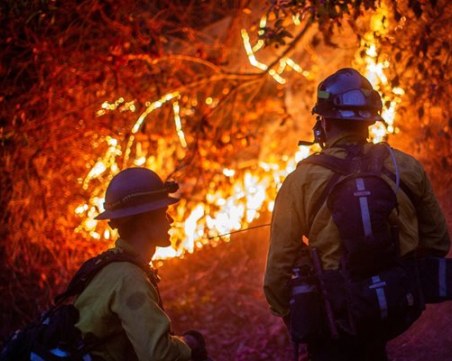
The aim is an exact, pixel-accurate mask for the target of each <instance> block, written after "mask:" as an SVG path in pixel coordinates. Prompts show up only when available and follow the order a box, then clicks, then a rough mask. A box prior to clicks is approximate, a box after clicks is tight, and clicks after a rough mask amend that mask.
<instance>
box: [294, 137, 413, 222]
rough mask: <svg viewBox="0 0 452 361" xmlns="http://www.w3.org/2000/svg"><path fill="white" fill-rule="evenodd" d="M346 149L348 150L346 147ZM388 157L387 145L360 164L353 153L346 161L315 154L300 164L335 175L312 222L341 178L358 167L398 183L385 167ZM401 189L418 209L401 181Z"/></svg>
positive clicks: (378, 146)
mask: <svg viewBox="0 0 452 361" xmlns="http://www.w3.org/2000/svg"><path fill="white" fill-rule="evenodd" d="M344 148H345V149H346V150H347V147H346V146H345V147H344ZM354 153H355V152H354ZM387 155H388V150H387V148H386V145H384V144H377V145H375V146H374V147H373V148H371V149H370V151H369V153H368V154H366V155H365V156H364V158H365V160H364V161H361V162H359V163H357V162H356V161H355V162H353V160H352V159H351V157H353V156H356V154H353V153H348V154H347V158H346V159H340V158H337V157H334V156H332V155H328V154H324V153H320V154H313V155H311V156H309V157H308V158H305V159H303V160H302V161H301V162H299V163H298V165H297V166H301V165H305V164H314V165H320V166H322V167H325V168H328V169H330V170H332V171H333V172H334V174H333V175H332V176H331V178H330V180H329V181H328V183H327V185H326V187H325V188H324V190H323V191H322V193H321V195H320V197H319V198H318V201H317V202H316V203H315V204H314V206H313V208H312V213H311V214H312V218H311V221H313V220H314V219H315V218H316V216H317V213H318V212H319V211H320V208H321V207H322V205H323V204H324V203H325V201H326V199H327V198H328V195H329V193H330V191H331V190H332V189H333V187H334V185H335V184H336V183H337V182H338V181H339V179H340V177H341V176H346V175H348V174H351V173H352V172H353V170H356V167H359V166H363V167H365V168H367V170H368V171H372V172H376V173H380V172H381V173H383V174H384V175H386V176H387V177H388V178H389V179H391V180H392V181H393V182H394V183H395V182H396V176H395V174H394V173H392V172H391V171H390V170H389V169H387V168H385V167H384V160H385V158H386V157H387ZM400 189H402V191H403V192H404V193H405V194H406V195H407V197H408V198H409V199H410V201H411V203H412V204H413V205H414V207H415V208H417V206H418V204H419V199H418V197H416V196H415V195H414V193H413V192H412V191H411V189H410V188H409V187H408V186H407V185H406V184H405V183H404V182H403V181H402V180H400Z"/></svg>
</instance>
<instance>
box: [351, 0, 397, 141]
mask: <svg viewBox="0 0 452 361" xmlns="http://www.w3.org/2000/svg"><path fill="white" fill-rule="evenodd" d="M388 15H389V14H388V9H387V7H386V6H385V5H384V4H381V6H380V7H379V8H378V9H377V11H376V12H375V13H374V14H373V15H372V17H371V20H370V30H369V31H368V32H367V33H366V34H365V35H364V37H363V39H364V40H363V44H362V46H363V48H364V49H365V53H366V57H364V59H361V58H359V57H357V59H356V63H357V65H358V67H359V68H362V69H363V71H364V75H365V76H366V77H367V79H369V81H370V82H371V84H372V86H373V87H374V89H376V90H378V91H379V92H380V95H381V96H382V101H383V111H382V114H381V115H382V118H383V119H384V121H385V122H386V124H383V123H381V122H378V123H376V124H375V125H373V126H372V127H371V128H370V134H371V138H372V140H373V142H374V143H378V142H381V141H384V140H385V139H386V137H387V135H388V133H390V134H394V133H398V132H399V129H398V128H397V127H396V126H395V123H394V122H395V116H396V110H397V106H398V105H399V104H400V103H401V101H402V96H403V95H404V94H405V91H404V90H403V89H402V88H400V87H393V86H391V84H389V82H388V78H387V77H386V75H385V73H384V71H385V69H387V68H388V67H389V65H390V63H389V61H388V60H385V59H384V60H383V61H379V58H383V56H381V54H379V52H378V49H377V45H376V44H377V40H376V37H375V34H378V35H380V36H383V35H384V34H386V33H387V32H388V30H389V29H388V23H387V21H388V20H387V19H388Z"/></svg>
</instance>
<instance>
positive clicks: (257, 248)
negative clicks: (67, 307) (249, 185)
mask: <svg viewBox="0 0 452 361" xmlns="http://www.w3.org/2000/svg"><path fill="white" fill-rule="evenodd" d="M449 193H450V192H446V193H445V194H444V196H443V197H442V198H441V199H442V200H441V206H442V208H443V210H444V211H445V214H446V218H447V220H448V225H449V229H450V230H451V229H452V204H451V203H452V202H451V200H450V197H445V195H449ZM258 223H266V222H265V221H262V222H260V221H257V222H256V224H258ZM268 231H269V229H268V227H263V228H259V229H254V230H250V231H248V232H244V233H241V234H238V235H236V236H235V237H232V240H231V242H229V243H225V244H221V245H220V246H217V247H205V248H203V249H201V250H200V251H198V252H196V253H195V254H192V255H188V256H186V257H185V258H183V259H172V260H169V261H166V262H165V263H164V264H163V265H162V266H161V267H160V275H161V277H162V282H161V292H162V297H163V300H164V304H165V307H166V310H167V312H168V313H169V315H170V316H171V318H172V321H173V327H174V331H175V332H176V333H181V332H183V331H184V330H188V329H197V330H199V331H201V332H202V333H203V334H204V335H205V337H206V340H207V344H208V350H209V352H210V355H211V356H212V358H213V360H214V361H234V360H235V361H245V360H247V361H267V360H268V361H279V360H281V361H282V360H284V361H286V360H293V356H292V355H293V353H292V346H291V344H290V340H289V337H288V335H287V332H286V330H285V327H284V325H283V323H282V322H281V320H280V319H279V318H277V317H274V316H272V315H271V314H270V312H269V310H268V306H267V304H266V302H265V298H264V295H263V292H262V280H263V274H264V268H265V258H266V253H267V247H268ZM450 256H451V255H450ZM451 323H452V302H444V303H441V304H436V305H428V307H427V309H426V311H425V312H424V313H423V315H422V316H421V318H420V319H419V320H417V321H416V323H415V324H414V325H413V326H412V328H411V329H410V330H408V331H407V332H406V333H405V334H403V335H401V336H400V337H398V338H396V339H394V340H392V341H391V342H390V343H389V345H388V351H389V355H390V358H391V360H392V361H425V360H429V361H450V360H452V356H451V352H452V331H450V324H451ZM301 359H302V360H303V361H305V360H307V359H306V354H305V353H304V352H302V356H301Z"/></svg>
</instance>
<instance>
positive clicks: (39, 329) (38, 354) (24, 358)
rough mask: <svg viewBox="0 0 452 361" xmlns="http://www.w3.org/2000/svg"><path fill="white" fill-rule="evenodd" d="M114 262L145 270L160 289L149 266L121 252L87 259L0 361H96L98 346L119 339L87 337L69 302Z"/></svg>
mask: <svg viewBox="0 0 452 361" xmlns="http://www.w3.org/2000/svg"><path fill="white" fill-rule="evenodd" d="M112 262H131V263H134V264H136V265H137V266H139V267H140V268H142V269H143V270H144V271H145V272H146V274H147V276H148V278H149V280H150V281H151V283H152V284H153V285H154V286H155V287H156V288H157V282H158V277H157V275H156V273H155V271H154V270H152V269H151V268H150V267H149V264H147V263H145V262H141V261H139V260H138V259H137V258H136V257H133V256H131V255H128V254H126V253H124V252H122V251H121V250H118V249H111V250H108V251H105V252H103V253H102V254H100V255H98V256H96V257H93V258H91V259H89V260H87V261H86V262H85V263H83V265H82V266H81V267H80V269H79V270H78V271H77V272H76V274H75V275H74V277H73V278H72V280H71V281H70V283H69V285H68V287H67V288H66V290H65V291H64V292H63V293H62V294H60V295H58V296H56V297H55V304H54V305H53V306H52V307H50V309H48V310H47V311H46V312H44V313H43V314H42V315H41V316H40V317H39V319H38V320H36V321H35V322H33V323H31V324H29V325H27V326H26V327H24V328H22V329H20V330H17V331H15V332H14V333H13V334H12V335H11V336H10V337H9V338H8V339H7V340H6V342H5V343H4V345H3V349H2V351H1V353H0V361H95V360H99V358H96V357H95V356H92V355H91V354H90V351H92V350H93V349H94V348H96V347H97V346H100V345H101V344H103V343H105V342H107V341H108V340H110V339H111V338H114V337H115V336H117V334H116V333H115V334H112V335H110V336H108V337H107V338H103V339H98V338H96V337H94V336H92V335H87V336H86V337H85V338H83V337H82V334H81V332H80V330H79V329H77V328H76V327H75V325H76V323H77V322H78V320H79V312H78V310H77V308H75V306H74V305H73V304H72V303H68V300H69V299H71V298H73V297H75V296H76V295H79V294H80V293H82V292H83V290H84V289H85V288H86V287H87V286H88V284H89V282H90V281H91V280H92V279H93V278H94V276H95V275H96V274H97V273H98V272H99V271H100V270H102V269H103V268H104V267H105V266H107V265H108V264H110V263H112Z"/></svg>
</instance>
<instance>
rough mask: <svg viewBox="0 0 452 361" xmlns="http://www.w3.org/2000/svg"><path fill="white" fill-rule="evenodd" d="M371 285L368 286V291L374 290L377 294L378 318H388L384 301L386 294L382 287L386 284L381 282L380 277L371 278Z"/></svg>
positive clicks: (385, 301)
mask: <svg viewBox="0 0 452 361" xmlns="http://www.w3.org/2000/svg"><path fill="white" fill-rule="evenodd" d="M371 279H372V284H371V285H370V286H369V288H370V289H375V293H376V294H377V300H378V307H379V308H380V318H381V319H382V320H384V319H386V318H388V302H387V300H386V293H385V290H384V287H385V286H386V282H384V281H382V280H381V278H380V276H378V275H377V276H373V277H372V278H371Z"/></svg>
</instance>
